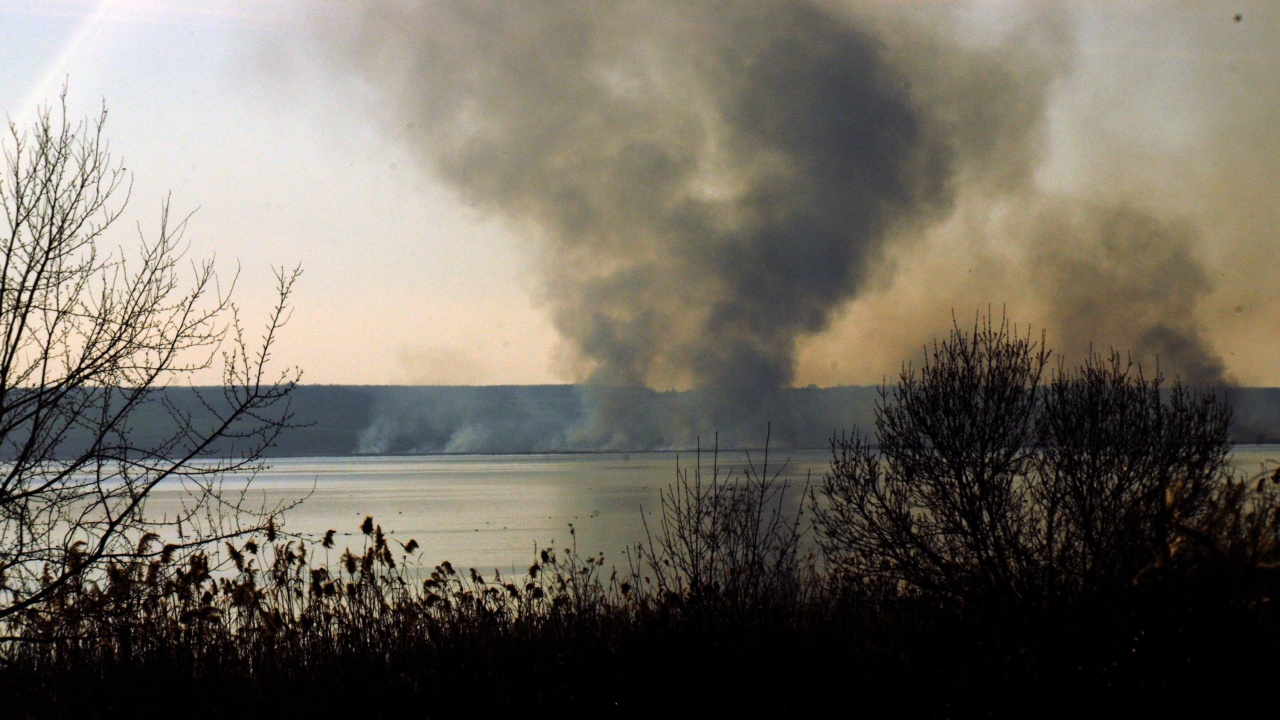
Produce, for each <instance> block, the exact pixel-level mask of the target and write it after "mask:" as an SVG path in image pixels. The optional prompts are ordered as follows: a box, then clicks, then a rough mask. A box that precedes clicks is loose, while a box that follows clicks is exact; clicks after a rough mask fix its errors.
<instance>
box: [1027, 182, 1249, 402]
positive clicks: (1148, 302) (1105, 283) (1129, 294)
mask: <svg viewBox="0 0 1280 720" xmlns="http://www.w3.org/2000/svg"><path fill="white" fill-rule="evenodd" d="M1029 234H1030V236H1031V237H1032V238H1033V242H1035V243H1036V246H1035V249H1034V251H1033V253H1032V255H1031V257H1032V261H1033V267H1032V269H1031V275H1032V277H1033V278H1035V280H1036V281H1037V284H1038V287H1039V294H1040V297H1041V298H1042V300H1043V301H1044V302H1045V304H1046V305H1047V308H1048V317H1047V324H1048V326H1049V327H1050V328H1051V329H1052V330H1051V332H1052V334H1053V336H1054V343H1055V345H1056V347H1057V349H1058V350H1059V351H1060V352H1062V353H1063V354H1064V355H1066V356H1067V358H1068V359H1070V360H1071V361H1073V362H1080V361H1081V360H1083V359H1084V357H1085V356H1086V354H1087V353H1089V352H1090V351H1096V352H1101V353H1105V352H1108V351H1109V350H1110V349H1112V348H1114V349H1117V350H1120V351H1122V352H1127V353H1130V354H1131V356H1132V358H1133V360H1134V361H1136V362H1140V363H1142V364H1143V365H1144V367H1146V368H1148V369H1154V368H1155V367H1156V366H1157V365H1158V366H1159V369H1160V370H1161V371H1162V372H1164V373H1165V374H1166V375H1169V376H1177V377H1180V378H1181V379H1182V380H1183V381H1185V382H1187V383H1190V384H1193V385H1200V386H1203V385H1212V386H1216V387H1218V388H1220V389H1221V388H1224V386H1225V385H1226V384H1227V378H1226V372H1225V367H1224V365H1223V362H1222V358H1221V357H1219V356H1218V355H1217V354H1216V353H1215V352H1214V351H1213V350H1212V348H1211V346H1210V345H1209V343H1208V341H1207V339H1206V337H1205V332H1204V329H1203V327H1202V326H1201V324H1200V321H1199V320H1198V318H1197V313H1196V309H1197V307H1198V306H1199V305H1200V303H1201V301H1202V300H1203V299H1204V298H1205V297H1206V296H1207V294H1208V293H1209V292H1210V291H1211V290H1212V289H1213V287H1212V283H1211V281H1210V277H1209V273H1208V271H1207V270H1206V268H1205V265H1204V263H1203V261H1202V260H1201V259H1200V258H1199V257H1197V255H1196V252H1195V248H1196V246H1197V244H1198V234H1197V232H1196V230H1195V229H1194V227H1193V226H1192V225H1190V224H1189V223H1188V222H1186V221H1183V222H1171V221H1163V220H1160V219H1159V218H1157V217H1155V216H1154V215H1152V214H1151V213H1150V212H1148V211H1145V210H1141V209H1138V208H1135V207H1133V206H1131V205H1113V206H1103V207H1099V206H1093V205H1088V204H1083V203H1081V204H1078V205H1076V206H1063V205H1059V206H1057V207H1054V208H1052V209H1049V210H1045V211H1044V212H1042V213H1041V215H1040V217H1039V218H1038V219H1037V221H1036V225H1035V227H1034V228H1033V229H1032V230H1031V231H1030V233H1029Z"/></svg>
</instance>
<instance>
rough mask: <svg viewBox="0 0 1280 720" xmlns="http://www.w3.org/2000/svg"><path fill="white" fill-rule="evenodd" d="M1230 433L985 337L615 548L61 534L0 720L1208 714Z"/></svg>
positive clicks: (1177, 391)
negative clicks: (817, 452) (803, 469)
mask: <svg viewBox="0 0 1280 720" xmlns="http://www.w3.org/2000/svg"><path fill="white" fill-rule="evenodd" d="M1229 424H1230V413H1229V410H1228V408H1227V407H1226V406H1225V405H1224V404H1223V403H1222V402H1221V401H1220V400H1218V399H1217V398H1216V397H1215V396H1213V395H1212V394H1199V393H1196V392H1192V391H1189V390H1187V389H1186V388H1183V387H1181V386H1179V385H1178V384H1177V383H1174V384H1173V385H1172V386H1171V387H1165V386H1163V382H1162V379H1161V378H1160V377H1159V376H1158V375H1157V376H1155V377H1147V376H1144V375H1143V374H1142V372H1141V371H1140V370H1139V369H1137V368H1134V367H1131V366H1130V365H1128V364H1127V363H1125V362H1123V361H1122V360H1121V359H1120V358H1119V357H1110V358H1094V359H1092V360H1090V361H1089V362H1088V363H1087V364H1086V365H1084V366H1083V367H1080V368H1076V369H1068V368H1063V367H1060V366H1059V367H1057V368H1056V369H1054V368H1052V367H1051V366H1050V364H1049V358H1048V355H1047V353H1045V352H1044V350H1043V348H1042V347H1041V345H1040V344H1039V343H1036V342H1033V341H1032V340H1031V339H1030V338H1027V337H1018V336H1017V335H1016V334H1012V333H1011V332H1010V330H1009V329H1008V328H1007V326H1004V325H992V324H990V323H986V322H983V323H979V324H978V325H976V326H975V327H974V328H973V330H972V331H962V330H960V329H957V330H955V331H954V332H953V333H952V335H951V337H950V338H949V339H947V340H946V341H944V342H941V343H939V344H938V345H937V346H936V347H935V348H934V350H933V352H932V354H931V355H930V357H929V358H928V359H927V360H926V362H925V364H924V365H923V366H922V367H921V368H919V369H912V368H907V369H905V370H904V371H903V373H902V376H901V379H900V381H899V383H898V384H897V385H896V386H895V387H893V388H887V389H886V390H885V391H884V392H883V394H882V402H881V405H880V408H879V411H878V413H877V424H876V428H875V433H874V435H873V436H872V437H868V438H863V437H861V436H857V435H854V436H843V437H840V438H837V439H836V440H835V441H834V442H833V450H834V453H833V462H832V465H831V470H830V472H829V473H828V474H827V476H826V477H825V478H824V479H822V481H821V482H819V483H815V484H814V485H813V486H812V487H809V488H807V489H806V488H805V487H801V486H798V485H796V484H792V483H788V482H787V481H785V480H784V479H782V478H780V477H779V476H778V475H777V474H771V473H770V471H769V470H768V468H767V466H759V467H756V468H755V469H753V470H751V471H749V472H748V473H747V474H746V475H745V476H742V477H732V476H731V477H724V476H722V475H721V474H720V473H719V472H718V470H717V469H716V468H715V465H714V460H711V461H710V462H707V461H706V459H705V458H704V459H700V461H699V462H698V463H697V464H696V466H695V467H694V468H692V472H687V471H686V472H684V473H683V474H679V475H678V476H677V481H676V482H675V483H674V484H673V485H672V486H671V487H670V488H668V489H667V491H666V492H665V493H664V495H663V507H662V513H661V519H660V521H659V522H658V523H657V524H656V525H654V526H651V527H650V537H649V538H647V539H646V540H645V541H644V542H642V543H640V544H638V545H636V546H635V548H634V550H633V552H632V553H631V554H630V556H629V557H625V558H618V559H605V558H603V557H600V556H593V555H589V554H586V553H581V552H579V551H578V550H577V548H574V547H568V548H548V549H546V550H544V551H543V552H541V554H540V556H539V557H536V558H532V559H531V560H532V562H531V565H530V567H529V569H528V571H527V573H525V574H523V575H522V576H520V577H507V576H501V575H497V574H495V575H481V574H478V573H477V572H476V571H474V570H470V571H468V570H464V569H456V568H453V567H452V566H450V564H449V563H447V562H446V563H441V564H440V565H439V566H436V567H434V569H428V567H424V566H423V565H422V564H421V563H420V562H419V555H420V554H419V552H418V549H417V547H416V543H414V542H412V541H410V542H408V543H406V544H404V545H401V544H399V543H397V542H395V541H394V540H391V539H390V538H389V537H388V535H387V534H386V533H384V532H383V530H382V528H381V527H379V526H378V525H376V524H375V523H374V521H373V520H372V519H366V521H365V522H364V524H363V525H362V527H361V531H362V533H363V535H362V537H363V544H362V545H361V546H360V547H357V548H347V549H343V548H338V547H335V546H334V544H333V535H334V533H332V532H331V533H330V534H329V536H328V537H326V538H324V539H323V540H321V541H316V542H311V543H308V542H303V541H300V540H298V539H297V538H290V537H286V536H283V535H280V534H278V533H277V532H276V531H275V530H274V529H273V527H272V526H268V527H267V528H265V529H264V530H263V532H262V533H261V534H260V535H259V536H257V537H254V538H253V539H246V538H244V537H239V538H235V539H233V540H230V541H225V542H223V543H222V544H221V545H220V546H217V547H214V546H206V547H205V548H203V549H201V550H199V551H197V552H184V551H182V550H181V549H179V548H176V547H174V546H165V545H162V544H161V543H160V541H159V540H158V539H157V538H156V537H154V536H151V535H144V536H142V537H140V538H139V539H138V547H137V548H136V552H135V553H132V554H131V555H130V556H129V557H128V558H125V559H121V560H118V561H110V562H108V563H106V564H105V565H104V566H102V568H103V569H102V570H101V571H93V570H92V569H90V568H86V569H85V570H84V571H83V572H80V571H79V570H78V568H79V566H78V565H77V563H78V558H77V555H76V553H75V552H74V550H68V551H67V552H66V553H65V554H64V556H63V558H62V559H61V561H60V563H59V562H51V563H50V564H49V567H48V568H47V569H46V571H45V577H46V578H54V577H64V576H66V575H68V574H70V576H71V577H72V581H70V582H64V583H62V584H60V585H58V586H57V587H56V589H55V590H54V591H53V592H51V593H49V594H47V596H46V597H45V599H44V600H43V601H42V602H40V603H38V604H33V605H30V606H29V607H26V608H25V609H24V610H23V611H22V612H19V613H14V614H11V615H10V616H9V617H7V618H6V621H5V623H4V630H5V633H4V634H5V635H6V638H5V640H4V644H3V646H2V647H0V697H3V698H4V703H3V704H2V705H0V713H3V714H4V715H7V716H13V717H23V716H32V717H55V716H66V717H72V716H74V717H108V716H120V715H125V714H128V715H131V716H134V717H152V716H162V715H163V716H175V717H215V716H216V717H226V716H236V715H239V716H245V715H250V716H266V715H275V716H282V717H304V716H322V717H329V716H336V715H339V714H344V715H345V714H352V715H354V716H357V717H379V716H383V715H386V716H392V715H404V716H421V717H456V716H470V717H498V716H502V717H507V716H564V715H566V714H567V713H577V712H585V713H589V715H588V716H595V715H614V716H619V715H620V716H633V715H634V716H650V717H652V716H688V715H693V714H695V713H701V712H709V711H716V712H717V713H723V712H726V711H734V710H737V711H742V712H744V713H750V714H751V715H752V716H758V715H759V714H760V713H762V712H767V711H783V710H790V711H796V710H810V711H816V710H826V709H836V710H841V711H847V712H849V713H854V712H859V711H862V712H877V713H878V712H883V711H884V710H886V709H891V710H892V711H893V712H894V713H895V714H897V715H900V716H904V717H916V716H920V717H931V716H932V717H944V716H987V715H997V716H1000V715H1020V716H1021V715H1033V716H1066V715H1078V714H1080V713H1083V712H1095V711H1096V709H1097V708H1100V707H1109V708H1110V707H1114V708H1117V709H1120V710H1127V711H1130V712H1134V713H1140V714H1141V716H1143V717H1151V716H1162V715H1170V716H1177V715H1182V714H1185V712H1186V711H1187V709H1188V708H1189V707H1191V703H1194V702H1196V701H1208V702H1212V703H1215V704H1216V705H1217V706H1218V707H1219V708H1220V709H1225V708H1228V707H1230V706H1231V705H1233V704H1234V703H1236V702H1238V701H1240V702H1242V701H1244V700H1245V699H1248V698H1256V697H1258V693H1259V691H1260V690H1261V689H1262V688H1266V687H1269V683H1270V681H1271V679H1272V677H1273V676H1274V673H1275V670H1276V668H1277V667H1280V665H1278V664H1277V663H1278V662H1280V619H1278V618H1277V617H1276V610H1275V605H1276V600H1274V599H1273V598H1274V597H1275V593H1276V592H1277V591H1280V580H1278V579H1277V574H1276V572H1277V567H1278V566H1277V562H1280V487H1278V485H1277V481H1278V480H1280V473H1276V474H1263V475H1259V476H1255V477H1240V476H1237V475H1235V474H1233V473H1232V471H1230V469H1229V468H1228V467H1227V465H1226V459H1227V453H1228V451H1229V448H1230V445H1229V442H1228V440H1227V437H1228V436H1227V432H1228V426H1229ZM805 492H807V493H808V494H807V497H808V500H807V502H806V503H805V504H804V507H805V510H804V512H803V513H802V514H800V515H796V514H793V513H788V512H787V511H786V510H785V508H787V507H793V506H794V503H792V504H788V503H786V502H784V500H785V497H784V496H785V495H786V494H788V493H805ZM807 533H813V535H812V536H808V535H807ZM810 537H811V538H814V539H816V543H814V542H810V541H809V539H808V538H810ZM810 545H812V546H814V547H816V548H818V551H817V552H816V553H808V552H805V551H804V548H806V547H809V546H810ZM5 592H7V593H10V594H11V595H13V596H14V597H17V596H19V595H20V594H21V593H22V592H24V589H23V588H18V587H14V586H12V585H10V586H7V587H6V588H5Z"/></svg>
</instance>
